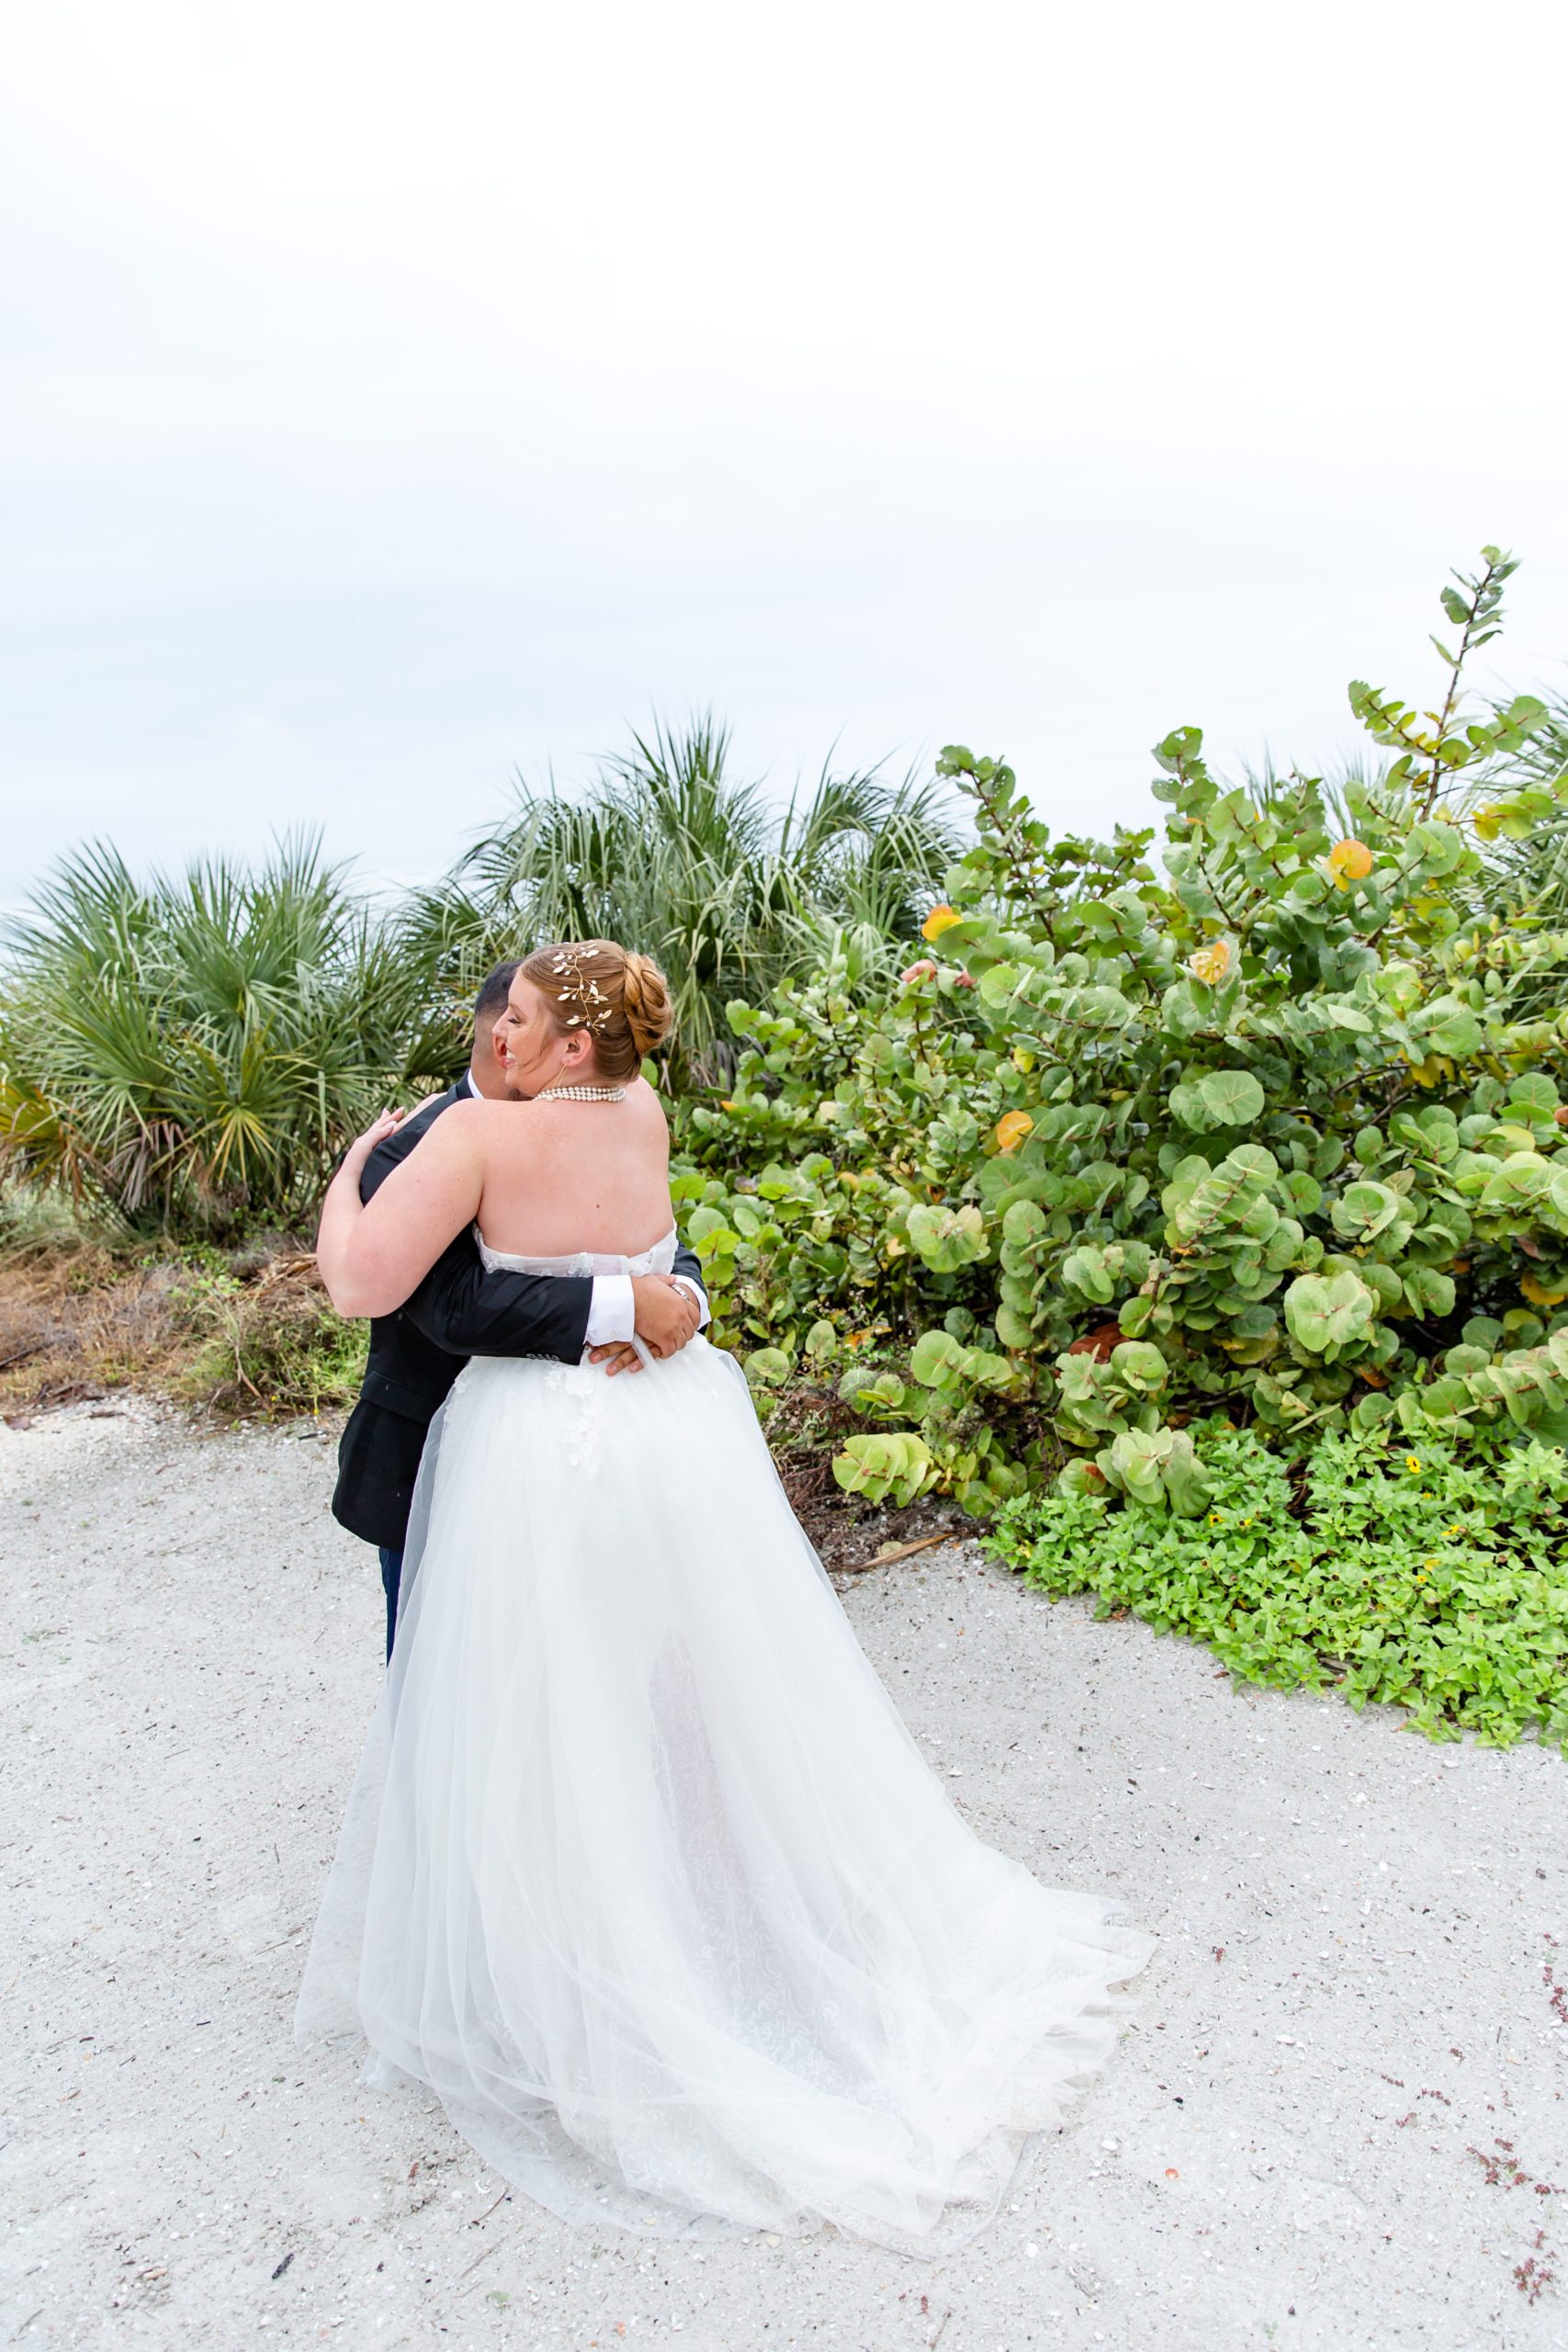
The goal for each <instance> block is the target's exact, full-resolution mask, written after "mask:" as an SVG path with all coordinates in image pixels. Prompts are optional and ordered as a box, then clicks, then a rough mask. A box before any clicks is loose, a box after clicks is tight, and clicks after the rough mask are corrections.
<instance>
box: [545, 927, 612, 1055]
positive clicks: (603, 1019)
mask: <svg viewBox="0 0 1568 2352" xmlns="http://www.w3.org/2000/svg"><path fill="white" fill-rule="evenodd" d="M550 969H551V971H552V972H555V973H557V974H558V976H559V978H560V983H561V987H560V1002H561V1008H562V1011H561V1018H562V1020H563V1021H564V1023H565V1024H566V1026H567V1028H569V1029H587V1030H588V1031H589V1032H590V1033H591V1034H592V1035H594V1036H598V1035H600V1034H601V1032H602V1031H604V1030H605V1029H607V1028H608V1027H609V1025H610V1017H611V1014H612V1013H613V1012H614V1010H615V1007H614V1006H613V1005H612V1004H611V1003H610V1001H609V999H608V998H607V997H606V996H605V995H604V990H603V989H601V988H600V986H599V983H598V981H597V980H596V979H595V978H593V976H592V973H589V974H588V975H586V976H584V973H583V969H582V965H581V959H580V957H579V955H578V951H577V950H576V948H574V947H563V948H561V949H559V950H558V953H557V954H556V955H555V956H552V957H551V959H550ZM569 1005H570V1007H571V1008H572V1010H571V1011H570V1012H568V1011H567V1010H566V1008H567V1006H569Z"/></svg>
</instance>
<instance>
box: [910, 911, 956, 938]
mask: <svg viewBox="0 0 1568 2352" xmlns="http://www.w3.org/2000/svg"><path fill="white" fill-rule="evenodd" d="M963 920H964V918H963V916H962V915H961V914H960V913H959V911H958V910H957V908H956V907H946V906H942V907H933V908H932V909H931V912H930V914H929V915H928V916H927V917H926V919H925V921H924V922H923V923H922V924H921V925H920V937H921V938H922V939H940V938H941V937H942V933H943V932H944V931H951V930H952V929H953V924H954V923H955V922H963Z"/></svg>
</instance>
